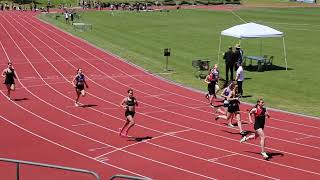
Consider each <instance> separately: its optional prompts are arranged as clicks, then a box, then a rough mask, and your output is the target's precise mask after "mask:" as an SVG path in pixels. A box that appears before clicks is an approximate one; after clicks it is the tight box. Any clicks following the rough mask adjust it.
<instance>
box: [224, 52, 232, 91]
mask: <svg viewBox="0 0 320 180" xmlns="http://www.w3.org/2000/svg"><path fill="white" fill-rule="evenodd" d="M233 56H234V52H233V50H232V46H230V47H229V49H228V51H227V52H225V53H224V55H223V59H224V60H225V64H226V81H225V84H224V87H226V86H227V83H228V82H229V70H230V80H233V67H234V61H233V59H234V58H233Z"/></svg>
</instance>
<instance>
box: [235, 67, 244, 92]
mask: <svg viewBox="0 0 320 180" xmlns="http://www.w3.org/2000/svg"><path fill="white" fill-rule="evenodd" d="M237 67H238V68H237V72H236V81H237V85H238V96H239V97H242V95H243V89H242V85H243V81H244V71H243V67H242V64H241V63H240V62H237Z"/></svg>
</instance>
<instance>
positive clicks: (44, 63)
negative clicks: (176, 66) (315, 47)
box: [0, 12, 320, 180]
mask: <svg viewBox="0 0 320 180" xmlns="http://www.w3.org/2000/svg"><path fill="white" fill-rule="evenodd" d="M0 56H1V57H0V60H1V62H0V64H1V66H2V67H5V66H6V63H7V62H8V61H9V60H11V61H13V62H14V67H15V69H16V70H17V72H18V76H19V81H18V82H17V90H16V92H14V93H13V96H14V98H16V100H15V101H8V100H7V99H6V97H5V93H6V92H5V87H1V93H2V94H1V96H0V100H1V107H2V108H0V112H1V113H0V128H1V129H0V132H1V136H0V144H1V150H0V157H3V158H12V159H21V160H27V161H36V162H42V163H51V164H57V165H63V166H71V167H75V168H82V169H89V170H93V171H95V172H97V173H99V174H100V175H101V177H102V179H107V178H108V177H110V176H112V175H114V174H128V175H135V176H143V177H149V178H152V179H193V180H194V179H249V178H250V179H319V178H320V170H319V167H320V153H319V150H320V137H319V136H318V134H319V130H320V121H319V119H317V118H312V117H305V116H299V115H295V114H289V113H285V112H280V111H275V110H271V111H270V114H271V115H272V118H271V119H270V120H268V121H267V125H266V129H265V132H266V135H267V151H268V152H269V153H270V154H271V156H272V158H270V159H269V161H266V160H263V159H262V157H261V155H260V154H259V152H260V147H259V142H258V140H255V141H249V142H247V143H244V144H240V143H239V139H240V135H239V132H238V130H237V129H233V128H228V127H226V125H225V122H224V121H218V122H216V121H214V120H213V119H214V117H215V113H214V112H213V111H212V109H211V108H209V107H208V106H207V102H205V101H204V100H203V99H204V97H203V93H200V92H197V91H194V90H191V89H188V88H184V87H181V86H179V85H176V84H173V83H170V82H167V81H165V80H163V79H161V78H158V77H157V76H155V75H152V74H149V73H147V72H145V71H143V70H142V69H140V68H137V67H135V66H134V65H131V64H128V63H127V62H125V61H123V60H121V59H120V58H119V57H116V56H114V55H112V54H110V53H107V52H104V51H102V50H100V49H98V48H96V47H94V46H92V45H90V44H88V43H86V42H84V41H82V40H80V39H78V38H75V37H73V36H71V35H69V34H67V33H64V32H62V31H60V30H58V29H56V28H54V27H52V26H50V25H48V24H46V23H43V22H41V21H39V20H38V19H37V18H35V17H34V16H33V14H31V13H22V12H3V13H1V14H0ZM78 67H82V68H83V70H84V71H85V74H86V76H87V79H88V84H89V86H90V88H89V89H88V94H87V96H86V97H84V98H81V99H80V102H81V103H82V104H84V105H87V106H86V107H85V108H81V107H79V108H76V107H74V106H73V103H74V96H75V92H74V89H73V87H72V85H71V84H70V81H71V80H72V78H73V76H74V75H75V71H76V69H77V68H78ZM129 87H133V88H134V91H135V96H136V97H137V98H138V100H139V101H140V106H139V107H138V109H137V115H136V122H137V124H136V126H135V127H134V128H133V129H132V131H131V135H133V136H135V137H141V138H146V139H145V140H144V141H132V140H130V139H126V138H120V137H119V136H118V132H117V130H118V128H119V127H121V125H122V124H123V123H124V112H123V109H122V108H120V107H119V102H120V101H121V100H122V99H123V98H124V96H125V95H126V90H127V89H128V88H129ZM248 108H250V105H246V104H242V105H241V109H242V117H243V120H244V123H245V124H244V129H245V130H248V131H252V125H249V124H246V123H247V121H248V119H247V114H246V109H248ZM148 137H149V138H148ZM151 137H152V138H151ZM21 169H22V177H24V178H23V179H32V180H35V179H46V180H51V179H52V180H54V179H55V180H56V179H61V180H63V179H68V178H69V179H70V177H71V179H77V180H78V179H80V180H82V179H92V177H89V176H88V175H80V174H77V173H65V172H61V171H57V170H48V169H42V168H34V167H30V166H22V168H21ZM14 175H15V169H14V165H12V164H8V163H0V176H1V179H2V178H3V179H9V178H14ZM48 175H49V176H48Z"/></svg>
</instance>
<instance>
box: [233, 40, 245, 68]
mask: <svg viewBox="0 0 320 180" xmlns="http://www.w3.org/2000/svg"><path fill="white" fill-rule="evenodd" d="M235 48H236V50H235V52H234V62H235V65H236V64H237V63H240V64H242V60H243V50H242V49H241V47H240V44H237V45H236V46H235ZM237 69H238V67H237V66H236V68H235V70H237Z"/></svg>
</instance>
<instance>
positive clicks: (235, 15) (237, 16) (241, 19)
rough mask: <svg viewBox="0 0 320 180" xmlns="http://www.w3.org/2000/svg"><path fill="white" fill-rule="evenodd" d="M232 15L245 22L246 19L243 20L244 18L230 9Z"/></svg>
mask: <svg viewBox="0 0 320 180" xmlns="http://www.w3.org/2000/svg"><path fill="white" fill-rule="evenodd" d="M230 12H231V13H232V14H233V15H235V16H236V17H238V18H239V19H240V20H241V21H242V22H244V23H247V21H245V20H244V19H242V18H241V17H240V16H239V15H238V14H236V13H235V12H234V11H232V10H231V11H230Z"/></svg>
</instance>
